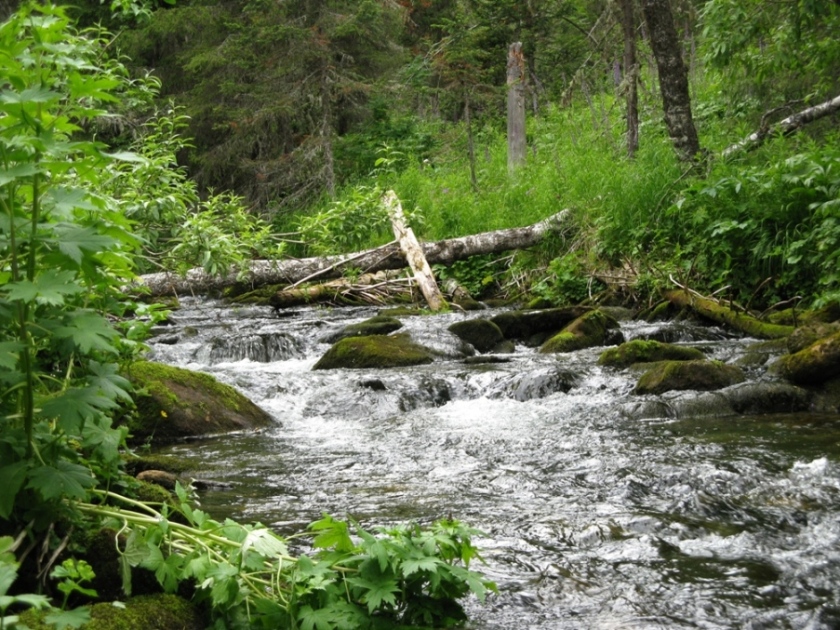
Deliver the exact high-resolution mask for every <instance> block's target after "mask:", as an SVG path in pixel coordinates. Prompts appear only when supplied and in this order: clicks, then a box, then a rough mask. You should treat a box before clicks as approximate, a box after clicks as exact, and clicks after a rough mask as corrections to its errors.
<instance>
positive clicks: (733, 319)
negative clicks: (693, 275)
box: [665, 289, 794, 339]
mask: <svg viewBox="0 0 840 630" xmlns="http://www.w3.org/2000/svg"><path fill="white" fill-rule="evenodd" d="M665 299H666V300H668V301H669V302H671V304H674V305H675V306H679V307H682V308H690V309H691V310H693V311H694V312H696V313H698V314H699V315H702V316H703V317H706V318H707V319H711V320H712V321H715V322H717V323H719V324H726V325H727V326H730V327H732V328H734V329H735V330H739V331H741V332H743V333H746V334H748V335H750V336H752V337H757V338H758V339H780V338H782V337H787V336H788V335H790V334H791V333H792V332H793V331H794V327H793V326H781V325H779V324H769V323H767V322H763V321H761V320H759V319H756V318H755V317H753V316H752V315H749V314H747V313H744V312H742V311H738V310H735V309H732V308H729V307H727V306H724V305H723V304H721V303H720V302H717V301H715V300H712V299H710V298H706V297H703V296H700V295H698V294H696V293H694V292H692V291H688V290H685V289H676V290H674V291H668V292H666V293H665Z"/></svg>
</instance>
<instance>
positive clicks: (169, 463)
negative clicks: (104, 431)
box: [122, 453, 190, 477]
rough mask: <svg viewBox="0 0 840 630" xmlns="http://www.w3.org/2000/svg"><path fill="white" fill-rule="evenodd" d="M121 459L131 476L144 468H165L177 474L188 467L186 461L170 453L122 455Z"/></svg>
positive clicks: (134, 475)
mask: <svg viewBox="0 0 840 630" xmlns="http://www.w3.org/2000/svg"><path fill="white" fill-rule="evenodd" d="M122 459H123V463H124V464H125V471H126V472H127V473H128V474H129V475H131V476H132V477H136V476H137V474H138V473H141V472H143V471H144V470H165V471H167V472H171V473H176V474H178V473H182V472H186V471H187V470H189V469H190V464H189V463H188V462H186V461H184V460H182V459H179V458H177V457H172V456H170V455H153V454H150V453H146V454H143V455H135V454H132V455H123V458H122Z"/></svg>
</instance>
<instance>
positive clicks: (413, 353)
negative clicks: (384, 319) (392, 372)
mask: <svg viewBox="0 0 840 630" xmlns="http://www.w3.org/2000/svg"><path fill="white" fill-rule="evenodd" d="M433 360H434V358H433V357H432V353H431V351H430V350H429V349H428V348H424V347H423V346H421V345H418V344H416V343H414V342H413V341H411V337H410V336H409V335H406V334H398V335H390V336H386V335H371V336H368V337H347V338H345V339H341V340H340V341H337V342H336V343H335V344H333V346H332V347H331V348H330V349H329V350H327V352H326V353H325V354H324V356H322V357H321V358H320V359H319V360H318V362H317V363H316V364H315V365H314V366H313V367H312V369H313V370H330V369H334V368H390V367H405V366H409V365H422V364H424V363H431V362H432V361H433Z"/></svg>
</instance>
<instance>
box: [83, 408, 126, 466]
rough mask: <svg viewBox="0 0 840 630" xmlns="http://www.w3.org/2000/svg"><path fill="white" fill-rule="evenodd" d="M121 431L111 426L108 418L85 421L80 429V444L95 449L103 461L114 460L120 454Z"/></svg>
mask: <svg viewBox="0 0 840 630" xmlns="http://www.w3.org/2000/svg"><path fill="white" fill-rule="evenodd" d="M122 436H123V434H122V432H121V431H119V430H116V429H114V428H112V427H111V419H110V418H100V419H99V420H98V421H94V422H87V423H85V425H84V428H83V429H82V446H84V447H86V448H89V449H95V450H96V452H98V453H99V454H100V455H101V456H102V458H103V459H104V460H105V461H114V460H116V459H118V458H119V456H120V443H121V441H122Z"/></svg>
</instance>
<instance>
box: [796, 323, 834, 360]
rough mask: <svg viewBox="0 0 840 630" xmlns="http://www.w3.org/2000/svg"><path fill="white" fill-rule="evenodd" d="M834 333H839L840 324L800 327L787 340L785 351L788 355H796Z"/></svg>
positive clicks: (815, 324) (816, 324)
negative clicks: (786, 350)
mask: <svg viewBox="0 0 840 630" xmlns="http://www.w3.org/2000/svg"><path fill="white" fill-rule="evenodd" d="M836 332H840V323H828V324H826V323H820V322H817V323H813V324H809V325H807V326H801V327H800V328H797V329H796V330H795V331H793V334H792V335H791V336H790V337H788V338H787V342H788V343H787V349H788V352H789V353H790V354H796V353H797V352H799V351H800V350H804V349H805V348H807V347H808V346H810V345H813V344H815V343H817V342H818V341H819V340H821V339H825V338H826V337H830V336H831V335H833V334H834V333H836Z"/></svg>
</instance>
